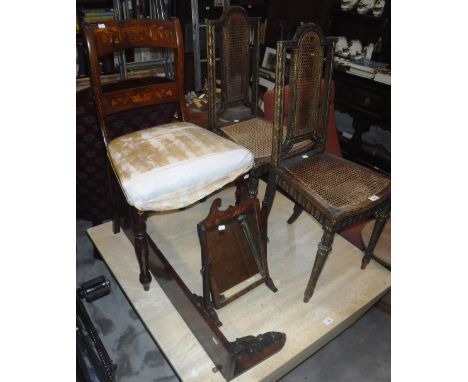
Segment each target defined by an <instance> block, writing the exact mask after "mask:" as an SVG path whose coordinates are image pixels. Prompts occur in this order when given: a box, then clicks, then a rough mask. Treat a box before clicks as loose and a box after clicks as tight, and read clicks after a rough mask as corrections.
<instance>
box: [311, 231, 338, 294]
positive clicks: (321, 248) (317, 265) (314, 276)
mask: <svg viewBox="0 0 468 382" xmlns="http://www.w3.org/2000/svg"><path fill="white" fill-rule="evenodd" d="M334 235H335V233H334V232H328V231H327V230H324V232H323V235H322V240H321V241H320V243H319V245H318V250H317V255H316V256H315V262H314V267H313V268H312V273H311V274H310V279H309V282H308V283H307V287H306V290H305V292H304V302H309V300H310V298H311V297H312V295H313V294H314V289H315V285H317V280H318V278H319V276H320V273H321V272H322V268H323V265H324V264H325V261H326V260H327V257H328V254H329V253H330V251H331V246H332V243H333V236H334Z"/></svg>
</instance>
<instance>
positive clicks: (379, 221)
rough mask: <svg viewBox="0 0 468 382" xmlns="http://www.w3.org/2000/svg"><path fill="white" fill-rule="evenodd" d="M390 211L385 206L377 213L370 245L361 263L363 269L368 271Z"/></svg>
mask: <svg viewBox="0 0 468 382" xmlns="http://www.w3.org/2000/svg"><path fill="white" fill-rule="evenodd" d="M388 209H389V206H385V207H383V208H382V209H380V210H378V211H377V212H376V213H375V218H376V220H375V224H374V228H373V229H372V234H371V237H370V239H369V244H367V247H366V250H365V251H364V256H363V258H362V262H361V269H366V267H367V264H369V262H370V259H371V257H372V254H373V253H374V249H375V246H376V244H377V241H378V240H379V237H380V234H381V233H382V231H383V229H384V226H385V222H386V221H387V216H388Z"/></svg>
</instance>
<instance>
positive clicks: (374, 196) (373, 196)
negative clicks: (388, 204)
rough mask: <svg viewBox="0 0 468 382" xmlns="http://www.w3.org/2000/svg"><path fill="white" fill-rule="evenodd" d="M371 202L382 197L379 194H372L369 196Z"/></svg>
mask: <svg viewBox="0 0 468 382" xmlns="http://www.w3.org/2000/svg"><path fill="white" fill-rule="evenodd" d="M368 199H369V200H370V201H371V202H375V201H376V200H379V199H380V198H379V197H378V196H377V195H371V196H369V198H368Z"/></svg>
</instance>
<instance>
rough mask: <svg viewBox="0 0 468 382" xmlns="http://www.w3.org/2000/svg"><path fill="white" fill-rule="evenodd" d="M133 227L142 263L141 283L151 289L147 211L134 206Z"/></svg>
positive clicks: (139, 262)
mask: <svg viewBox="0 0 468 382" xmlns="http://www.w3.org/2000/svg"><path fill="white" fill-rule="evenodd" d="M132 212H133V213H132V223H133V224H132V228H133V234H134V237H135V253H136V256H137V259H138V264H139V265H140V283H141V284H142V285H143V289H144V290H146V291H147V290H149V286H150V283H151V274H150V272H149V269H148V240H147V237H146V222H145V213H144V212H143V211H140V210H138V209H136V208H134V207H132Z"/></svg>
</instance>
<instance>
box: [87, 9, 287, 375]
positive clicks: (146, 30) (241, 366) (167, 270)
mask: <svg viewBox="0 0 468 382" xmlns="http://www.w3.org/2000/svg"><path fill="white" fill-rule="evenodd" d="M84 32H85V37H86V41H87V48H88V52H89V60H90V68H91V83H92V88H93V92H94V97H95V103H96V111H97V117H98V121H99V126H100V128H101V132H102V137H103V140H104V144H105V146H106V149H107V146H108V143H109V142H110V139H111V137H110V135H109V131H108V129H107V126H106V116H107V115H109V114H112V113H117V112H119V111H125V110H129V109H132V108H137V107H143V106H149V105H156V104H163V103H168V102H175V103H176V104H177V105H178V117H179V120H181V121H185V120H186V118H187V111H186V104H185V97H184V89H183V83H184V77H183V75H184V66H183V64H184V61H183V60H184V49H183V39H182V31H181V27H180V23H179V20H177V19H174V18H173V19H171V20H164V21H163V20H123V21H109V22H106V23H104V27H102V25H101V26H99V25H97V24H89V25H88V26H86V27H85V28H84ZM138 47H154V48H165V49H172V50H173V52H174V65H175V70H174V71H173V72H174V78H172V79H170V80H169V81H167V82H165V83H155V84H153V83H151V79H149V80H148V78H146V79H144V80H143V79H130V80H122V81H119V82H118V83H116V84H113V86H110V87H108V88H107V90H106V91H103V89H102V86H101V78H100V67H99V60H100V59H101V58H102V56H104V55H107V54H110V53H113V52H121V51H123V50H125V49H130V48H138ZM108 175H109V182H110V192H111V198H112V201H113V208H114V212H113V232H114V233H118V232H119V231H120V229H121V228H123V231H124V233H125V234H126V236H127V237H128V238H129V240H130V242H131V243H132V244H133V246H134V248H135V252H136V255H137V259H138V263H139V267H140V282H141V283H142V284H143V286H144V289H145V290H148V288H149V284H150V282H151V274H152V275H153V276H154V277H155V278H156V280H157V282H158V284H159V285H160V287H161V288H162V290H163V291H164V292H165V293H166V295H167V296H168V298H169V299H170V301H171V303H172V304H173V305H174V307H175V308H176V309H177V311H178V312H179V314H180V315H181V316H182V318H183V319H184V321H185V323H186V324H187V325H188V327H189V328H190V329H191V331H192V332H193V334H194V335H195V336H196V338H197V339H198V341H199V342H200V344H201V345H202V346H203V348H204V349H205V351H206V352H207V353H208V355H209V356H210V358H211V359H212V361H213V363H214V365H215V367H214V369H213V372H216V371H220V372H221V374H222V375H223V377H224V378H225V379H226V380H228V381H229V380H231V379H233V378H235V377H236V376H238V375H239V374H241V373H243V372H244V371H246V370H248V369H249V368H251V367H253V366H255V365H256V364H258V363H259V362H261V361H263V360H264V359H265V358H267V357H269V356H271V355H272V354H274V353H276V352H277V351H279V350H280V349H281V348H282V347H283V346H284V343H285V341H286V335H285V334H284V333H279V332H267V333H264V334H261V335H258V336H246V337H242V338H238V339H236V340H235V341H231V342H230V341H228V339H227V338H226V337H225V336H224V335H223V333H222V332H221V331H220V330H219V328H218V327H217V325H216V322H215V321H214V320H213V318H212V317H211V316H210V314H209V312H208V311H207V310H206V308H205V306H204V304H203V299H202V297H199V296H196V295H195V294H193V293H192V292H191V291H190V290H189V288H188V287H187V286H186V284H185V283H184V281H183V280H182V279H181V278H180V276H179V275H178V274H177V272H176V271H175V270H174V268H173V267H172V266H171V265H170V263H169V262H168V260H167V259H166V257H165V256H164V255H163V254H162V252H161V251H160V250H159V248H158V247H157V245H156V244H155V243H154V241H153V240H152V239H151V238H150V237H149V236H148V235H147V233H146V214H145V212H144V211H140V210H138V209H136V208H134V207H131V208H130V210H131V221H132V227H130V225H129V224H128V219H124V220H123V221H122V219H121V215H122V214H121V213H120V211H121V208H120V197H121V196H122V195H121V194H122V191H121V189H120V187H119V185H118V184H117V180H116V179H115V176H114V174H113V170H112V168H111V166H110V164H109V174H108ZM150 271H151V274H150Z"/></svg>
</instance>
